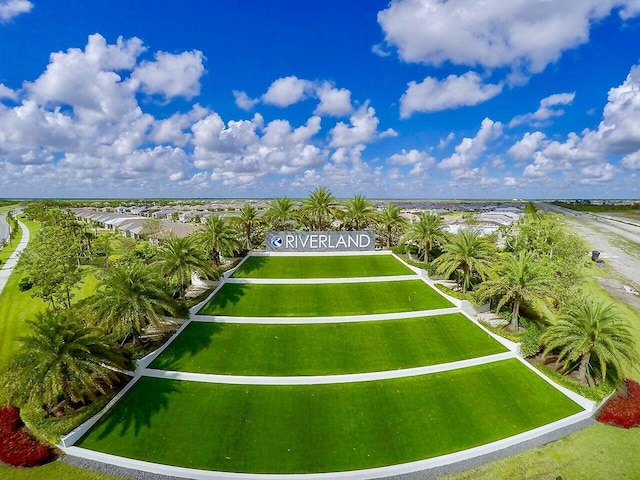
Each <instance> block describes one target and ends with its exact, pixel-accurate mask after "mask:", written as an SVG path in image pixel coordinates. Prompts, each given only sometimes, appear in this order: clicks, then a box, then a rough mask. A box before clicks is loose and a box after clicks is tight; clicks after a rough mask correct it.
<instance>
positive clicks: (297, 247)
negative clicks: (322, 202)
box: [266, 231, 376, 252]
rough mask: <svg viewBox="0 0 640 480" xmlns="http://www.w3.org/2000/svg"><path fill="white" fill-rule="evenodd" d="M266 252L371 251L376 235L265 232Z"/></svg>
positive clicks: (370, 233)
mask: <svg viewBox="0 0 640 480" xmlns="http://www.w3.org/2000/svg"><path fill="white" fill-rule="evenodd" d="M266 240H267V242H266V243H267V252H360V251H365V250H373V249H374V248H375V245H376V234H375V233H374V232H370V231H357V232H267V239H266Z"/></svg>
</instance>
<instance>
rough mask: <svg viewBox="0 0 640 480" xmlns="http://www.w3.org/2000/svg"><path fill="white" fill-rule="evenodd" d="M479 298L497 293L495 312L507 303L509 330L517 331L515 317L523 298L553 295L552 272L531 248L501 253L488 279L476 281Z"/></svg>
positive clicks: (516, 317) (539, 297) (531, 298)
mask: <svg viewBox="0 0 640 480" xmlns="http://www.w3.org/2000/svg"><path fill="white" fill-rule="evenodd" d="M478 295H480V297H482V298H485V299H487V298H491V297H495V296H500V300H499V301H498V304H497V305H496V312H497V311H499V310H500V309H501V308H502V307H503V306H505V305H507V304H508V303H512V304H513V305H512V308H511V330H512V331H513V332H517V331H518V317H519V313H520V306H521V305H522V303H523V302H527V301H532V300H542V301H546V299H547V298H548V297H549V296H551V295H553V274H552V272H551V271H550V270H549V269H548V268H547V267H546V266H545V265H543V264H542V262H540V260H538V259H537V258H536V256H535V254H534V253H533V252H527V251H522V252H518V253H517V254H516V253H513V252H505V253H503V254H502V256H501V258H500V261H499V263H498V265H497V266H496V268H495V269H494V270H492V272H491V274H490V277H489V279H488V280H486V281H485V282H483V283H482V285H480V288H479V289H478Z"/></svg>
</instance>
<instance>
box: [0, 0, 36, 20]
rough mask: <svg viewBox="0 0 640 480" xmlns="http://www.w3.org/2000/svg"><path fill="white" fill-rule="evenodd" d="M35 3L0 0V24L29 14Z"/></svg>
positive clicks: (21, 0) (24, 0) (18, 0)
mask: <svg viewBox="0 0 640 480" xmlns="http://www.w3.org/2000/svg"><path fill="white" fill-rule="evenodd" d="M32 8H33V3H31V2H30V1H28V0H0V23H6V22H9V21H11V20H13V19H14V18H15V17H17V16H18V15H21V14H23V13H29V12H30V11H31V9H32Z"/></svg>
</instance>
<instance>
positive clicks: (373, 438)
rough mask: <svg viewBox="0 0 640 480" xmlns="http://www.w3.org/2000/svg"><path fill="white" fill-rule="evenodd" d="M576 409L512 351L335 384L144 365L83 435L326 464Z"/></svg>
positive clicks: (487, 438) (95, 441)
mask: <svg viewBox="0 0 640 480" xmlns="http://www.w3.org/2000/svg"><path fill="white" fill-rule="evenodd" d="M579 411H581V408H580V407H579V406H578V405H576V404H575V403H574V402H572V401H571V400H570V399H568V398H567V397H565V396H564V395H562V394H561V393H560V392H558V391H557V390H555V389H554V388H553V387H551V386H550V385H548V384H547V383H546V382H545V381H544V380H542V379H541V378H539V377H538V376H537V375H535V374H534V373H533V372H531V371H529V370H528V369H527V367H525V366H524V365H522V364H521V363H520V362H519V361H518V360H515V359H513V360H506V361H503V362H497V363H492V364H486V365H480V366H476V367H470V368H464V369H460V370H454V371H449V372H441V373H437V374H432V375H423V376H416V377H408V378H401V379H392V380H382V381H376V382H360V383H347V384H330V385H303V386H264V385H263V386H260V385H229V384H208V383H197V382H187V381H177V380H166V379H155V378H149V377H145V378H142V379H141V380H140V381H139V382H138V383H137V384H136V385H135V387H134V388H133V389H131V390H130V391H129V392H128V393H127V395H126V396H125V397H124V398H123V399H122V400H121V401H120V402H118V404H117V405H116V406H115V407H114V408H113V409H112V410H110V411H109V412H108V413H107V415H105V417H103V418H102V419H101V421H100V422H98V423H97V424H96V426H95V427H94V428H93V429H92V430H91V431H90V432H89V433H88V434H87V435H86V436H85V437H84V438H83V439H81V441H80V442H79V446H81V447H84V448H88V449H91V450H97V451H101V452H106V453H110V454H114V455H121V456H125V457H128V458H135V459H140V460H148V461H153V462H156V463H164V464H169V465H176V466H183V467H189V468H201V469H208V470H219V471H227V472H245V473H274V474H286V473H319V472H329V471H347V470H354V469H363V468H373V467H380V466H385V465H393V464H398V463H404V462H410V461H415V460H419V459H423V458H430V457H433V456H437V455H443V454H446V453H451V452H455V451H459V450H463V449H467V448H471V447H474V446H477V445H482V444H485V443H489V442H492V441H495V440H498V439H500V438H505V437H508V436H511V435H515V434H517V433H521V432H523V431H526V430H529V429H532V428H535V427H538V426H541V425H544V424H546V423H549V422H553V421H555V420H559V419H561V418H564V417H566V416H568V415H571V414H574V413H577V412H579Z"/></svg>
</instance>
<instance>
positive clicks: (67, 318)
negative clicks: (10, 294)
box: [0, 310, 124, 414]
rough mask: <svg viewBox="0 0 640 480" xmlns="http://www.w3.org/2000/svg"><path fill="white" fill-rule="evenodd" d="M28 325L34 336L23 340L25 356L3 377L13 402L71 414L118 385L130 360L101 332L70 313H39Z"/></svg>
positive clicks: (13, 361) (20, 340)
mask: <svg viewBox="0 0 640 480" xmlns="http://www.w3.org/2000/svg"><path fill="white" fill-rule="evenodd" d="M27 324H28V325H29V326H30V327H31V330H32V332H31V334H30V335H28V336H24V337H20V338H19V339H18V341H19V343H20V349H19V353H18V354H17V355H16V356H15V357H14V358H13V360H12V361H11V362H10V364H9V365H8V366H7V367H6V369H5V372H3V375H2V376H0V378H2V387H3V391H4V393H5V394H6V395H7V400H8V401H9V402H11V403H18V404H25V403H28V404H30V405H33V406H38V407H41V406H43V405H44V406H45V408H46V409H47V410H48V412H49V413H50V414H52V413H55V412H57V411H60V410H62V411H64V412H69V411H72V410H73V408H74V405H75V404H78V403H81V402H85V401H86V400H87V399H93V398H95V396H96V393H97V392H100V393H106V390H107V389H109V388H111V387H113V386H114V385H115V384H116V383H117V378H118V374H117V371H118V370H121V369H123V368H124V358H123V356H122V355H121V353H120V351H119V349H118V348H117V346H116V345H115V344H114V343H112V342H111V341H110V340H109V339H108V337H106V336H105V335H104V333H103V332H102V331H101V330H99V329H97V328H96V327H92V326H87V325H83V324H82V323H81V322H80V321H79V320H78V319H77V318H76V317H75V316H74V314H73V313H72V312H71V311H70V310H62V311H60V312H58V313H52V312H51V311H50V310H47V311H46V312H44V313H42V312H41V313H37V314H36V316H35V319H34V320H28V321H27Z"/></svg>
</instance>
